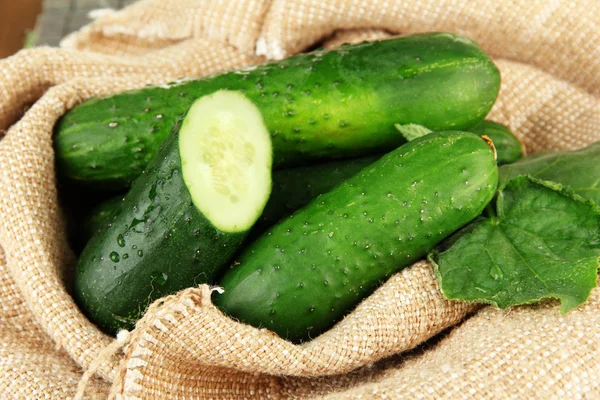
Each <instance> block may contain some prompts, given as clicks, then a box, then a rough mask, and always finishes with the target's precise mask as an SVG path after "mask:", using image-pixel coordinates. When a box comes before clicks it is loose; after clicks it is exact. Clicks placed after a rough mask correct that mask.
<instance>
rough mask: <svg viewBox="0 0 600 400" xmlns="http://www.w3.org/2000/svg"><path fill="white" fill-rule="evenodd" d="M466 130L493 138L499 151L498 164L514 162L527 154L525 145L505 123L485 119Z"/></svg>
mask: <svg viewBox="0 0 600 400" xmlns="http://www.w3.org/2000/svg"><path fill="white" fill-rule="evenodd" d="M466 130H467V131H469V132H473V133H476V134H478V135H486V136H487V137H489V138H490V139H492V142H493V143H494V146H495V147H496V152H497V153H498V160H497V161H498V165H504V164H510V163H514V162H515V161H518V160H520V159H521V158H523V157H524V156H525V147H524V146H523V144H522V143H521V142H520V141H519V139H517V138H516V136H515V135H514V134H513V133H512V132H511V131H510V129H509V128H508V127H507V126H505V125H502V124H499V123H498V122H494V121H488V120H485V121H482V122H480V123H479V124H477V125H474V126H472V127H470V128H467V129H466Z"/></svg>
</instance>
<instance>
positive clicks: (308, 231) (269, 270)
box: [214, 132, 498, 342]
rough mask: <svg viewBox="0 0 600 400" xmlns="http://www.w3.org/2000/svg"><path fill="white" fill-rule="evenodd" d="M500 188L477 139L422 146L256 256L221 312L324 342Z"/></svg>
mask: <svg viewBox="0 0 600 400" xmlns="http://www.w3.org/2000/svg"><path fill="white" fill-rule="evenodd" d="M497 183H498V169H497V166H496V163H495V160H494V154H493V151H492V149H491V148H490V147H489V146H488V144H487V143H486V142H485V141H484V140H482V139H481V138H480V137H478V136H476V135H475V134H473V133H468V132H442V133H432V134H430V135H427V136H424V137H421V138H418V139H415V140H413V141H411V142H410V143H408V144H406V145H404V146H401V147H399V148H398V149H396V150H394V151H392V152H390V153H389V154H386V155H385V156H383V157H382V158H381V159H379V160H378V161H375V162H374V163H373V164H371V165H370V166H368V167H366V168H364V169H363V170H362V171H361V172H359V173H358V174H357V175H355V176H354V177H352V178H350V179H348V180H346V181H345V182H343V183H342V184H340V185H339V186H337V187H336V188H335V189H333V190H332V191H330V192H328V193H326V194H324V195H322V196H320V197H319V198H317V199H315V200H313V201H312V202H311V203H309V204H308V205H307V206H305V207H304V208H302V209H301V210H299V211H297V212H296V213H294V214H292V215H291V216H290V217H288V218H287V219H284V220H283V221H281V222H280V223H278V224H277V225H276V226H275V227H274V228H272V229H271V230H270V231H269V232H268V233H267V234H265V235H263V236H261V237H260V238H259V239H258V240H257V241H255V242H254V243H252V244H251V245H250V246H249V247H247V248H246V249H245V250H244V251H243V252H242V253H241V254H240V256H239V257H238V258H236V262H235V263H234V266H233V267H232V269H230V270H228V271H227V272H226V274H225V276H224V277H223V278H222V279H221V281H220V283H219V285H220V286H222V287H223V288H224V289H225V292H224V293H223V294H221V295H217V296H215V297H214V301H215V304H216V305H217V306H218V307H219V308H220V309H221V310H223V311H224V312H225V313H227V314H229V315H230V316H232V317H235V318H238V319H239V320H241V321H242V322H245V323H248V324H251V325H254V326H258V327H264V328H268V329H270V330H272V331H274V332H276V333H277V334H279V335H280V336H281V337H284V338H287V339H289V340H291V341H294V342H298V341H303V340H306V339H308V338H311V337H315V336H317V335H319V334H320V333H322V332H323V331H325V330H326V329H328V328H329V327H331V326H332V325H333V324H334V323H335V322H336V321H338V320H340V318H342V317H343V316H344V315H345V314H346V313H347V312H348V311H349V310H351V309H352V308H353V307H354V306H356V304H357V303H358V302H359V301H360V300H361V299H363V298H364V297H365V296H367V295H368V294H370V293H371V292H372V291H373V290H374V289H375V288H376V287H377V286H378V285H380V284H381V283H382V282H383V281H384V280H385V279H387V278H388V277H389V276H390V275H391V274H393V273H395V272H397V271H399V270H401V269H402V268H404V267H405V266H407V265H409V264H411V263H412V262H414V261H416V260H418V259H419V258H421V257H423V256H424V255H425V254H426V253H427V251H429V250H431V249H432V248H433V247H434V246H435V245H436V244H437V243H439V242H440V241H441V240H442V239H444V238H445V237H447V236H448V235H450V234H451V233H452V232H454V231H455V230H457V229H459V228H460V227H462V226H463V225H465V224H466V223H468V222H469V221H471V220H472V219H473V218H475V217H477V216H478V215H479V214H480V213H481V212H482V210H483V209H484V207H485V206H486V204H487V203H488V202H489V201H490V200H491V199H492V197H493V195H494V192H495V189H496V185H497Z"/></svg>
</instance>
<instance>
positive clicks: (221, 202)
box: [179, 90, 272, 232]
mask: <svg viewBox="0 0 600 400" xmlns="http://www.w3.org/2000/svg"><path fill="white" fill-rule="evenodd" d="M179 152H180V154H181V165H182V172H183V180H184V181H185V184H186V186H187V187H188V189H189V190H190V195H191V197H192V200H193V202H194V204H195V205H196V207H198V210H200V212H202V213H203V214H204V215H205V216H206V217H207V218H208V219H209V220H210V221H211V222H212V223H213V225H215V226H216V227H217V228H219V229H220V230H222V231H225V232H240V231H245V230H247V229H248V228H250V227H251V226H252V225H253V224H254V222H255V221H256V219H257V218H258V216H260V214H261V212H262V209H263V208H264V206H265V204H266V201H267V200H268V198H269V194H270V193H271V160H272V149H271V141H270V139H269V132H268V130H267V128H266V126H265V123H264V121H263V118H262V116H261V114H260V111H259V110H258V108H257V107H256V106H255V105H254V104H253V103H252V102H250V101H249V100H248V99H247V98H246V97H245V96H244V95H242V94H241V93H239V92H233V91H226V90H221V91H218V92H216V93H214V94H212V95H210V96H205V97H202V98H200V99H199V100H197V101H196V102H195V103H194V105H193V106H192V107H191V108H190V110H189V112H188V116H187V118H186V119H185V120H184V122H183V125H182V127H181V130H180V132H179Z"/></svg>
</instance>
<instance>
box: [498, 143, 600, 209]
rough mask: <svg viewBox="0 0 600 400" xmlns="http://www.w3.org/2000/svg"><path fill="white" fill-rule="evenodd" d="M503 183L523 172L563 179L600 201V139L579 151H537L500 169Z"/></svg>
mask: <svg viewBox="0 0 600 400" xmlns="http://www.w3.org/2000/svg"><path fill="white" fill-rule="evenodd" d="M499 173H500V185H499V187H502V186H504V185H505V184H506V183H507V182H508V181H510V180H511V179H513V178H515V177H517V176H519V175H531V176H534V177H536V178H538V179H543V180H546V181H553V182H558V183H562V184H563V185H565V186H568V187H569V188H570V189H571V190H572V191H574V192H575V193H577V194H579V195H581V196H582V197H584V198H587V199H592V200H594V202H596V204H600V142H597V143H594V144H592V145H590V146H588V147H586V148H584V149H581V150H576V151H555V152H547V153H536V154H534V155H532V156H529V157H526V158H524V159H522V160H520V161H518V162H516V163H514V164H509V165H504V166H502V167H501V168H500V169H499Z"/></svg>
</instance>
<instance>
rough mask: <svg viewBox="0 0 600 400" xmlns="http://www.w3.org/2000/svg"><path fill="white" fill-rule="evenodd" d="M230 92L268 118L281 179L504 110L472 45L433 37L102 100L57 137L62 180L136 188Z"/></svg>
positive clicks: (491, 70)
mask: <svg viewBox="0 0 600 400" xmlns="http://www.w3.org/2000/svg"><path fill="white" fill-rule="evenodd" d="M223 88H227V89H231V90H240V91H242V92H244V93H245V95H246V96H247V97H248V98H249V99H251V100H252V101H253V102H254V103H255V104H256V105H257V107H258V108H259V109H260V111H261V113H262V115H263V117H264V120H265V123H266V125H267V127H268V130H269V132H270V133H271V138H272V142H273V149H274V165H275V167H277V168H280V167H285V166H290V165H301V164H308V163H310V162H311V161H313V160H318V159H331V158H347V157H354V156H360V155H367V154H376V153H382V152H386V151H390V150H392V149H394V148H396V147H397V146H398V145H399V144H401V143H403V141H404V139H403V138H402V137H401V136H400V135H399V134H398V133H397V132H396V130H395V129H394V124H395V123H400V124H405V123H416V124H421V125H426V126H427V127H429V128H430V129H432V130H434V131H439V130H449V129H462V128H466V127H468V126H472V125H474V124H476V123H477V122H479V121H481V120H482V119H483V118H484V117H485V115H486V114H487V113H488V111H489V110H490V108H491V107H492V105H493V104H494V101H495V100H496V97H497V95H498V91H499V88H500V73H499V71H498V69H497V68H496V66H495V65H494V63H493V62H492V61H491V60H490V59H489V57H488V56H487V55H486V54H485V53H484V52H483V50H482V49H481V48H480V47H479V46H478V45H477V44H476V43H474V42H472V41H471V40H469V39H467V38H464V37H461V36H457V35H453V34H446V33H430V34H419V35H413V36H405V37H398V38H395V39H391V40H385V41H380V42H370V43H362V44H357V45H346V46H343V47H341V48H339V49H336V50H331V51H323V50H319V51H316V52H314V53H310V54H300V55H296V56H294V57H291V58H289V59H286V60H283V61H278V62H274V63H268V64H265V65H261V66H258V67H251V68H247V69H245V70H240V71H233V72H228V73H224V74H221V75H216V76H210V77H206V78H201V79H198V80H192V81H183V82H179V83H173V84H171V85H167V86H161V87H149V88H145V89H142V90H136V91H129V92H125V93H122V94H118V95H115V96H112V97H107V98H101V99H94V100H90V101H87V102H85V103H83V104H81V105H78V106H77V107H75V108H74V109H72V110H71V111H69V112H68V113H67V114H66V115H65V116H64V117H63V118H62V119H61V120H60V121H59V122H58V124H57V126H56V128H55V133H56V134H55V138H54V147H55V152H56V159H57V167H58V171H59V174H60V175H61V176H64V177H65V178H66V179H69V180H71V181H76V182H80V183H84V184H88V185H90V186H93V187H104V188H109V187H110V188H123V187H126V186H128V185H129V184H130V183H131V182H132V181H133V179H135V178H136V177H137V176H138V175H139V174H140V173H141V171H142V170H143V169H144V167H145V166H146V165H147V163H148V162H149V161H150V159H151V158H152V156H153V155H154V154H155V152H156V150H157V148H158V146H159V145H160V143H161V142H162V141H163V140H164V139H165V138H166V137H167V134H168V132H169V131H170V129H171V127H172V126H173V124H174V123H175V121H176V120H177V118H178V116H179V115H181V114H182V113H183V112H184V111H185V110H186V109H187V108H188V107H189V105H190V104H191V103H192V101H193V100H194V99H196V98H198V97H200V96H202V95H205V94H207V93H212V92H214V91H216V90H218V89H223Z"/></svg>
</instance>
